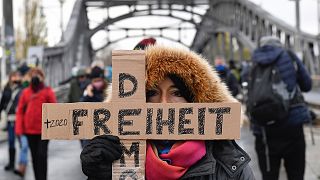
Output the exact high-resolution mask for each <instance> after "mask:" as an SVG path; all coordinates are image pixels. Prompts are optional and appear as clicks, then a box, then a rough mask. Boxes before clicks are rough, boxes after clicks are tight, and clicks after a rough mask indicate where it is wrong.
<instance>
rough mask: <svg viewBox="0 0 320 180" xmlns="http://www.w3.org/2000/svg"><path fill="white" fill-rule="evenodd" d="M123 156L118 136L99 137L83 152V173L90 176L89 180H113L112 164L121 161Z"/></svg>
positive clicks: (81, 156) (90, 142) (91, 141)
mask: <svg viewBox="0 0 320 180" xmlns="http://www.w3.org/2000/svg"><path fill="white" fill-rule="evenodd" d="M121 154H122V149H121V146H120V140H119V138H118V137H117V136H111V135H102V136H97V137H95V138H93V139H92V140H90V141H89V143H88V144H87V145H86V146H85V147H84V148H83V150H82V152H81V155H80V159H81V164H82V171H83V173H84V174H85V175H87V176H88V180H107V179H112V162H113V161H115V160H117V159H119V158H120V157H121Z"/></svg>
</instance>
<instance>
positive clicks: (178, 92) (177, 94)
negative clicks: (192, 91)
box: [172, 89, 182, 97]
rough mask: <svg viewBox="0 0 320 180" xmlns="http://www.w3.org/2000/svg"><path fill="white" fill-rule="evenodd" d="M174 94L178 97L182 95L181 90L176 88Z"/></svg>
mask: <svg viewBox="0 0 320 180" xmlns="http://www.w3.org/2000/svg"><path fill="white" fill-rule="evenodd" d="M172 94H173V95H174V96H177V97H182V94H181V92H180V90H178V89H177V90H174V91H173V92H172Z"/></svg>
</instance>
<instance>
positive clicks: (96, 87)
mask: <svg viewBox="0 0 320 180" xmlns="http://www.w3.org/2000/svg"><path fill="white" fill-rule="evenodd" d="M90 79H91V83H90V84H89V85H88V86H87V87H86V89H85V91H84V93H83V97H82V98H81V101H82V102H102V101H103V100H104V97H105V90H106V88H107V82H106V80H105V78H104V70H103V69H101V68H100V67H98V66H95V67H93V68H92V70H91V74H90Z"/></svg>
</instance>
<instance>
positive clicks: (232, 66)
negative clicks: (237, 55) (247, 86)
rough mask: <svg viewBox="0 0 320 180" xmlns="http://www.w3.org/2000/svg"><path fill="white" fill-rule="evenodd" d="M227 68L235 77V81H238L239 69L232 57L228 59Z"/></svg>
mask: <svg viewBox="0 0 320 180" xmlns="http://www.w3.org/2000/svg"><path fill="white" fill-rule="evenodd" d="M229 69H230V72H231V73H232V74H233V75H234V77H235V78H236V79H237V82H238V83H240V69H239V68H238V66H237V63H236V61H235V60H233V59H230V60H229Z"/></svg>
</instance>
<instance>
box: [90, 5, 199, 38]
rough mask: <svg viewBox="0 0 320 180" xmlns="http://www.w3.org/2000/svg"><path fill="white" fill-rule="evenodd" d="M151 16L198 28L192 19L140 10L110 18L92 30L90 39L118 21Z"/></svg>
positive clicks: (193, 13)
mask: <svg viewBox="0 0 320 180" xmlns="http://www.w3.org/2000/svg"><path fill="white" fill-rule="evenodd" d="M161 10H173V11H182V10H180V9H166V8H165V9H161ZM183 12H188V13H190V14H192V15H197V16H200V17H201V16H202V15H201V14H198V13H195V12H190V11H185V10H183ZM150 15H153V16H165V17H171V18H175V19H179V20H181V21H183V22H188V23H191V24H194V25H196V26H197V25H198V24H197V23H196V22H194V21H193V19H190V20H187V19H183V18H181V17H178V16H174V15H172V14H171V13H169V15H164V14H156V13H153V12H152V11H151V10H150V9H148V10H140V11H139V10H135V11H130V12H129V13H127V14H124V15H121V16H118V17H116V18H108V19H106V20H105V21H104V22H102V23H101V24H99V25H98V26H97V27H95V28H94V29H92V30H90V32H89V37H91V36H92V35H93V34H95V33H96V32H98V31H99V30H102V29H105V27H106V26H108V25H111V24H114V23H115V22H118V21H121V20H124V19H128V18H132V17H141V16H150Z"/></svg>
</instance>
